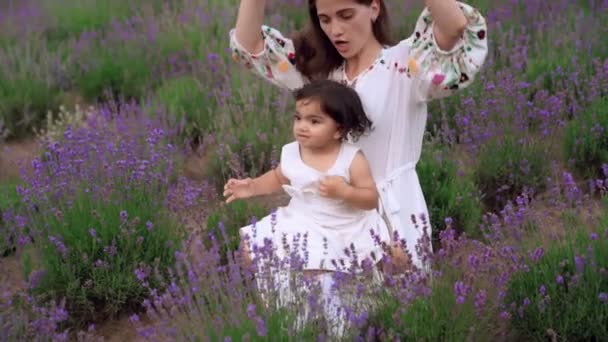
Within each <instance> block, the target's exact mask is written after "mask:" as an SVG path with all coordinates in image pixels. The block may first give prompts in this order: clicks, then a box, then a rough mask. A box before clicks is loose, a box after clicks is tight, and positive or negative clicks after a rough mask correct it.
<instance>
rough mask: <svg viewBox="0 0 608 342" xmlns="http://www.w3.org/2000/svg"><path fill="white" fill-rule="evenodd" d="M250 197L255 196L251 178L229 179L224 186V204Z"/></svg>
mask: <svg viewBox="0 0 608 342" xmlns="http://www.w3.org/2000/svg"><path fill="white" fill-rule="evenodd" d="M252 196H255V188H254V182H253V180H252V179H251V178H245V179H230V180H228V182H227V183H226V185H224V197H228V199H227V200H226V203H230V202H232V201H234V200H236V199H244V198H249V197H252Z"/></svg>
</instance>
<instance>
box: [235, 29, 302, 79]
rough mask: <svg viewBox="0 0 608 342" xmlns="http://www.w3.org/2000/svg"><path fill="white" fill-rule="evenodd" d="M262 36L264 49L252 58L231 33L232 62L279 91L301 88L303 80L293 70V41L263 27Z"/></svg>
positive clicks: (294, 68)
mask: <svg viewBox="0 0 608 342" xmlns="http://www.w3.org/2000/svg"><path fill="white" fill-rule="evenodd" d="M261 34H262V38H263V40H264V49H263V50H262V51H261V52H259V53H257V54H252V53H250V52H249V51H247V50H246V49H245V48H244V47H243V46H242V45H241V44H240V43H239V42H238V41H237V39H236V35H235V29H232V30H230V33H229V35H230V49H231V51H232V59H233V60H234V61H235V62H237V63H239V64H241V65H243V66H245V67H246V68H247V69H249V70H252V71H253V72H254V73H256V74H257V75H259V76H261V77H263V78H264V79H266V80H267V81H269V82H271V83H273V84H275V85H277V86H279V87H280V88H286V89H289V90H294V89H297V88H299V87H301V86H302V85H303V84H304V77H303V75H302V74H301V73H300V72H299V71H298V70H297V69H296V66H295V62H296V59H295V48H294V45H293V41H292V40H291V39H289V38H286V37H284V36H283V35H282V34H281V33H280V32H279V31H278V30H276V29H274V28H272V27H268V26H265V25H263V26H262V27H261Z"/></svg>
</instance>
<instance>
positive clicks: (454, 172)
mask: <svg viewBox="0 0 608 342" xmlns="http://www.w3.org/2000/svg"><path fill="white" fill-rule="evenodd" d="M446 152H447V151H446ZM446 152H442V151H439V150H434V149H433V147H432V146H425V147H423V153H422V156H421V158H420V161H419V162H418V164H417V166H416V171H417V173H418V178H419V179H420V185H421V187H422V192H423V193H424V197H425V200H426V203H427V207H428V210H429V216H430V219H431V226H432V227H434V229H433V240H437V239H438V236H439V232H440V231H441V230H442V229H443V228H444V227H445V223H444V222H445V221H444V220H445V218H447V217H449V218H451V219H452V221H453V223H452V228H454V229H456V230H458V231H459V232H466V233H467V235H469V236H473V237H479V236H480V234H481V232H480V231H479V223H480V221H481V216H482V204H481V201H480V199H479V196H478V194H477V190H476V187H475V183H474V182H473V180H472V179H471V178H470V177H469V176H466V175H464V174H461V173H460V172H459V171H458V166H457V165H456V162H455V161H454V160H453V159H451V158H449V156H448V155H447V153H446Z"/></svg>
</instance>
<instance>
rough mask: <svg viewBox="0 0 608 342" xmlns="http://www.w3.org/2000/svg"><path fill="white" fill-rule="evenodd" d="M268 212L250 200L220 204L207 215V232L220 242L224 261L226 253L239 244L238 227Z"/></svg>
mask: <svg viewBox="0 0 608 342" xmlns="http://www.w3.org/2000/svg"><path fill="white" fill-rule="evenodd" d="M268 214H270V213H269V211H268V210H267V209H266V208H264V207H262V206H261V205H259V204H256V203H255V202H252V201H235V202H232V203H230V204H228V205H225V206H221V207H220V208H218V209H217V210H215V211H213V212H211V214H209V216H208V217H207V233H210V234H213V236H214V237H215V239H216V240H217V241H218V242H219V243H220V254H221V257H222V260H223V261H224V263H227V262H228V253H232V252H233V251H236V250H237V249H238V247H239V244H240V235H239V229H240V228H241V227H244V226H246V225H248V224H251V223H252V222H254V221H256V220H261V219H262V218H263V217H264V216H266V215H268Z"/></svg>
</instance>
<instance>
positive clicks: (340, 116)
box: [293, 80, 372, 141]
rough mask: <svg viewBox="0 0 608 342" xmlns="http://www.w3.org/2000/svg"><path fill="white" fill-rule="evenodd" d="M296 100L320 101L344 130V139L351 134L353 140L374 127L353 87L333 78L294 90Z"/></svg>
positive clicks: (323, 109) (321, 105)
mask: <svg viewBox="0 0 608 342" xmlns="http://www.w3.org/2000/svg"><path fill="white" fill-rule="evenodd" d="M293 94H294V97H295V99H296V101H300V100H316V101H319V105H320V107H321V110H322V111H323V112H324V113H326V114H327V115H329V116H330V117H331V118H332V119H333V120H334V121H335V122H336V123H337V124H338V127H339V129H340V131H341V132H342V140H344V139H346V138H347V137H348V136H349V135H350V137H351V138H352V139H353V141H357V140H358V139H359V137H360V136H362V135H363V134H365V133H368V132H369V131H370V130H371V129H372V122H371V120H370V119H369V118H368V117H367V115H366V114H365V110H364V109H363V103H362V102H361V98H360V97H359V94H357V91H355V90H354V89H353V88H351V87H348V86H346V85H343V84H341V83H339V82H336V81H331V80H316V81H312V82H310V83H307V84H305V85H304V86H302V87H301V88H299V89H296V90H295V91H294V93H293Z"/></svg>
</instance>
